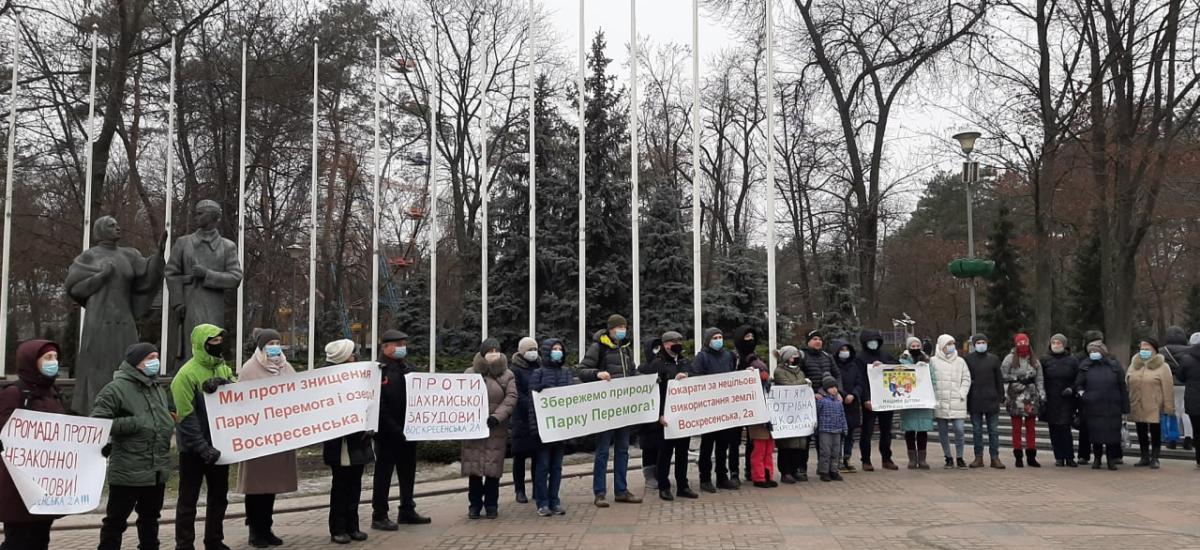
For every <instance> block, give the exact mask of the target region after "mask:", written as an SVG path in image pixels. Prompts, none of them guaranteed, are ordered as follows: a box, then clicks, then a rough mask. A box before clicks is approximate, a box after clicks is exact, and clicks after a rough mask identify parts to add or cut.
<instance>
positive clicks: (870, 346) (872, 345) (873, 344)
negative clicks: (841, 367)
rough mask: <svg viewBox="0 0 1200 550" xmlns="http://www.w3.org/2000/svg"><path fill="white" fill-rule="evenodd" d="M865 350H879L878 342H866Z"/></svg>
mask: <svg viewBox="0 0 1200 550" xmlns="http://www.w3.org/2000/svg"><path fill="white" fill-rule="evenodd" d="M867 349H869V350H871V351H874V350H877V349H879V341H877V340H871V341H870V342H867Z"/></svg>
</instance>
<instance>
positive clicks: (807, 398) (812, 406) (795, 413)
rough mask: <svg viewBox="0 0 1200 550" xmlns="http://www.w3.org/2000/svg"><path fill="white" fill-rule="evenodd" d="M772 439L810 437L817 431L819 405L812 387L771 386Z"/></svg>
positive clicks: (804, 385) (803, 385) (805, 385)
mask: <svg viewBox="0 0 1200 550" xmlns="http://www.w3.org/2000/svg"><path fill="white" fill-rule="evenodd" d="M767 402H768V403H769V404H770V406H771V427H772V428H773V429H772V430H771V437H773V438H775V439H787V438H789V437H805V436H810V435H812V434H813V433H814V432H816V431H817V405H816V397H815V395H814V394H813V389H812V386H810V385H808V384H802V385H799V386H771V395H770V397H769V398H768V399H767Z"/></svg>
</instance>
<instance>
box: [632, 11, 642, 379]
mask: <svg viewBox="0 0 1200 550" xmlns="http://www.w3.org/2000/svg"><path fill="white" fill-rule="evenodd" d="M629 28H630V33H629V34H630V39H629V44H630V46H629V83H630V86H629V87H630V92H629V93H630V95H629V98H630V101H629V170H630V174H631V177H630V185H629V186H630V190H629V191H630V195H631V198H630V201H629V222H630V223H629V225H630V228H631V229H632V230H633V244H632V246H631V247H630V255H631V256H632V258H633V270H632V271H633V326H632V327H629V329H630V331H631V332H633V364H634V365H637V364H638V363H639V362H640V361H639V358H640V357H641V354H642V335H641V332H642V277H641V251H640V250H639V249H638V245H639V242H638V241H639V238H638V226H639V225H641V224H640V223H639V214H640V213H641V212H640V210H641V209H640V208H638V74H637V66H638V42H637V40H638V38H637V0H629Z"/></svg>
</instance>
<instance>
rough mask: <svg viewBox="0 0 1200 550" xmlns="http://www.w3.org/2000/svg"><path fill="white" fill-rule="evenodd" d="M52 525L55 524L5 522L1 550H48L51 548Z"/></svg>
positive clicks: (49, 522)
mask: <svg viewBox="0 0 1200 550" xmlns="http://www.w3.org/2000/svg"><path fill="white" fill-rule="evenodd" d="M52 523H54V522H53V521H34V522H29V523H12V522H8V521H6V522H4V543H3V544H0V550H46V549H47V548H50V525H51V524H52Z"/></svg>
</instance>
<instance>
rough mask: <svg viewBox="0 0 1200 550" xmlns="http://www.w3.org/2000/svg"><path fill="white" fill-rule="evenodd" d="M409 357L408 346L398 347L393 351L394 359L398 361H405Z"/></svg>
mask: <svg viewBox="0 0 1200 550" xmlns="http://www.w3.org/2000/svg"><path fill="white" fill-rule="evenodd" d="M407 356H408V346H396V349H395V350H393V351H392V357H394V358H396V359H404V358H405V357H407Z"/></svg>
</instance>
